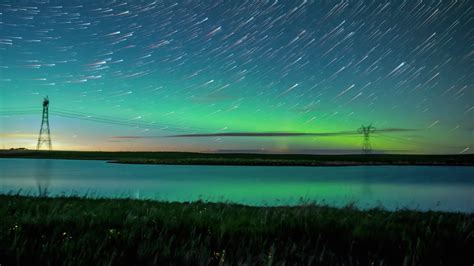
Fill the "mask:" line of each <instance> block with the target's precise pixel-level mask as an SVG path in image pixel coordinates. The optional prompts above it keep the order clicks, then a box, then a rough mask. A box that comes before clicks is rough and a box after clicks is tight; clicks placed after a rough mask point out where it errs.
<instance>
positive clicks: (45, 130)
mask: <svg viewBox="0 0 474 266" xmlns="http://www.w3.org/2000/svg"><path fill="white" fill-rule="evenodd" d="M48 107H49V99H48V96H46V97H45V98H44V100H43V118H42V119H41V128H40V132H39V137H38V145H37V146H36V149H37V150H39V149H41V147H42V146H43V145H45V146H46V147H47V148H48V149H49V150H51V148H52V147H51V135H50V132H49V111H48Z"/></svg>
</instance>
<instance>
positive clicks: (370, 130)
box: [358, 125, 375, 154]
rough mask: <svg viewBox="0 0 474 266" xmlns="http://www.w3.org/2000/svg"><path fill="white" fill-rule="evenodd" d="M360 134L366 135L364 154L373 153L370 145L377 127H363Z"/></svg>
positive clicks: (363, 144) (363, 146) (363, 145)
mask: <svg viewBox="0 0 474 266" xmlns="http://www.w3.org/2000/svg"><path fill="white" fill-rule="evenodd" d="M358 132H359V133H361V134H364V142H362V152H363V153H365V154H369V153H371V152H372V145H371V144H370V134H371V133H374V132H375V127H373V126H372V125H369V126H367V127H366V126H364V125H362V126H361V127H360V128H359V130H358Z"/></svg>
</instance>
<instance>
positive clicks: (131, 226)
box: [0, 195, 474, 265]
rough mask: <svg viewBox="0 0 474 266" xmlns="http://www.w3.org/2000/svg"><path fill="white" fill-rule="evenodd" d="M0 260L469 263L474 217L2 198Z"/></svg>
mask: <svg viewBox="0 0 474 266" xmlns="http://www.w3.org/2000/svg"><path fill="white" fill-rule="evenodd" d="M0 217H2V218H1V219H0V264H1V265H63V264H64V265H167V264H169V263H171V262H172V263H174V264H188V265H200V264H203V265H207V264H211V265H213V264H214V265H217V264H219V263H221V264H225V265H226V264H234V265H237V264H258V265H281V264H282V263H285V264H286V265H294V264H301V265H309V264H315V265H338V264H339V265H342V264H344V265H441V264H442V265H472V263H473V262H474V253H473V252H472V250H474V215H472V214H461V213H441V212H416V211H408V210H400V211H396V212H388V211H384V210H382V209H373V210H368V211H360V210H357V209H355V208H353V207H351V206H348V207H346V208H342V209H336V208H331V207H327V206H316V205H304V206H298V207H249V206H242V205H234V204H225V203H220V204H218V203H205V202H194V203H167V202H155V201H140V200H127V199H121V200H117V199H113V200H112V199H83V198H35V197H24V196H15V195H10V196H6V195H3V196H0Z"/></svg>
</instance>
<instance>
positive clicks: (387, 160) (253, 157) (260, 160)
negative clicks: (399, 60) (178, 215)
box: [0, 150, 474, 166]
mask: <svg viewBox="0 0 474 266" xmlns="http://www.w3.org/2000/svg"><path fill="white" fill-rule="evenodd" d="M0 158H36V159H40V158H46V159H75V160H106V161H109V162H112V163H130V164H183V165H242V166H244V165H254V166H356V165H444V166H473V165H474V154H467V155H405V154H369V155H357V154H354V155H300V154H240V153H237V154H236V153H234V154H227V153H222V154H221V153H190V152H89V151H33V150H0Z"/></svg>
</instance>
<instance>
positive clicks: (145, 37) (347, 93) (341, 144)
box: [0, 1, 474, 153]
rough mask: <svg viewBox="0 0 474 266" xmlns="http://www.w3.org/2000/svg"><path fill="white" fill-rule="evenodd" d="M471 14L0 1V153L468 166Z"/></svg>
mask: <svg viewBox="0 0 474 266" xmlns="http://www.w3.org/2000/svg"><path fill="white" fill-rule="evenodd" d="M51 2H52V3H51ZM19 3H20V4H19ZM473 7H474V5H473V4H472V3H470V2H469V1H458V2H447V1H427V2H415V1H399V2H385V1H372V2H369V1H350V2H345V1H342V2H340V3H337V2H336V1H334V2H333V1H255V2H251V1H250V2H242V1H178V2H174V1H130V2H114V1H44V2H43V1H3V2H2V3H1V4H0V136H1V145H2V147H1V148H11V147H26V148H29V149H34V148H36V142H37V138H38V132H39V129H40V124H41V105H42V100H43V97H44V96H46V95H48V96H49V99H50V101H51V103H50V109H49V112H50V127H51V134H52V135H51V137H52V140H53V149H67V150H76V149H77V150H180V151H247V152H256V151H258V152H291V153H348V152H349V153H353V152H359V151H360V148H361V145H362V136H361V135H360V134H357V129H358V128H359V127H361V125H369V124H372V125H373V126H375V127H376V128H377V130H376V132H375V133H374V134H373V135H372V137H371V143H372V146H373V149H374V150H375V151H377V152H388V153H472V146H473V139H474V138H473V130H474V123H473V121H474V119H473V118H474V95H473V89H474V87H473V81H474V77H473V63H472V62H473V59H474V58H473V56H474V54H473V49H472V47H473V43H474V42H473V39H474V38H473V36H474V35H473V32H472V29H473V28H474V27H473V26H474V23H473V22H472V19H471V18H470V17H469V15H470V13H472V9H473ZM274 132H278V133H314V135H306V136H300V135H298V136H294V135H291V134H286V135H285V134H281V135H279V136H275V135H271V134H270V135H269V134H268V133H274ZM340 132H344V134H340ZM222 133H232V134H233V133H236V134H237V135H238V136H235V134H234V135H233V136H226V135H225V134H224V135H222ZM336 133H337V134H336ZM183 134H185V135H189V134H196V136H188V137H169V136H175V135H183ZM199 134H201V135H202V134H210V135H211V136H206V137H203V136H200V135H199ZM215 134H218V135H215ZM219 134H220V135H219ZM282 135H283V136H282Z"/></svg>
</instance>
